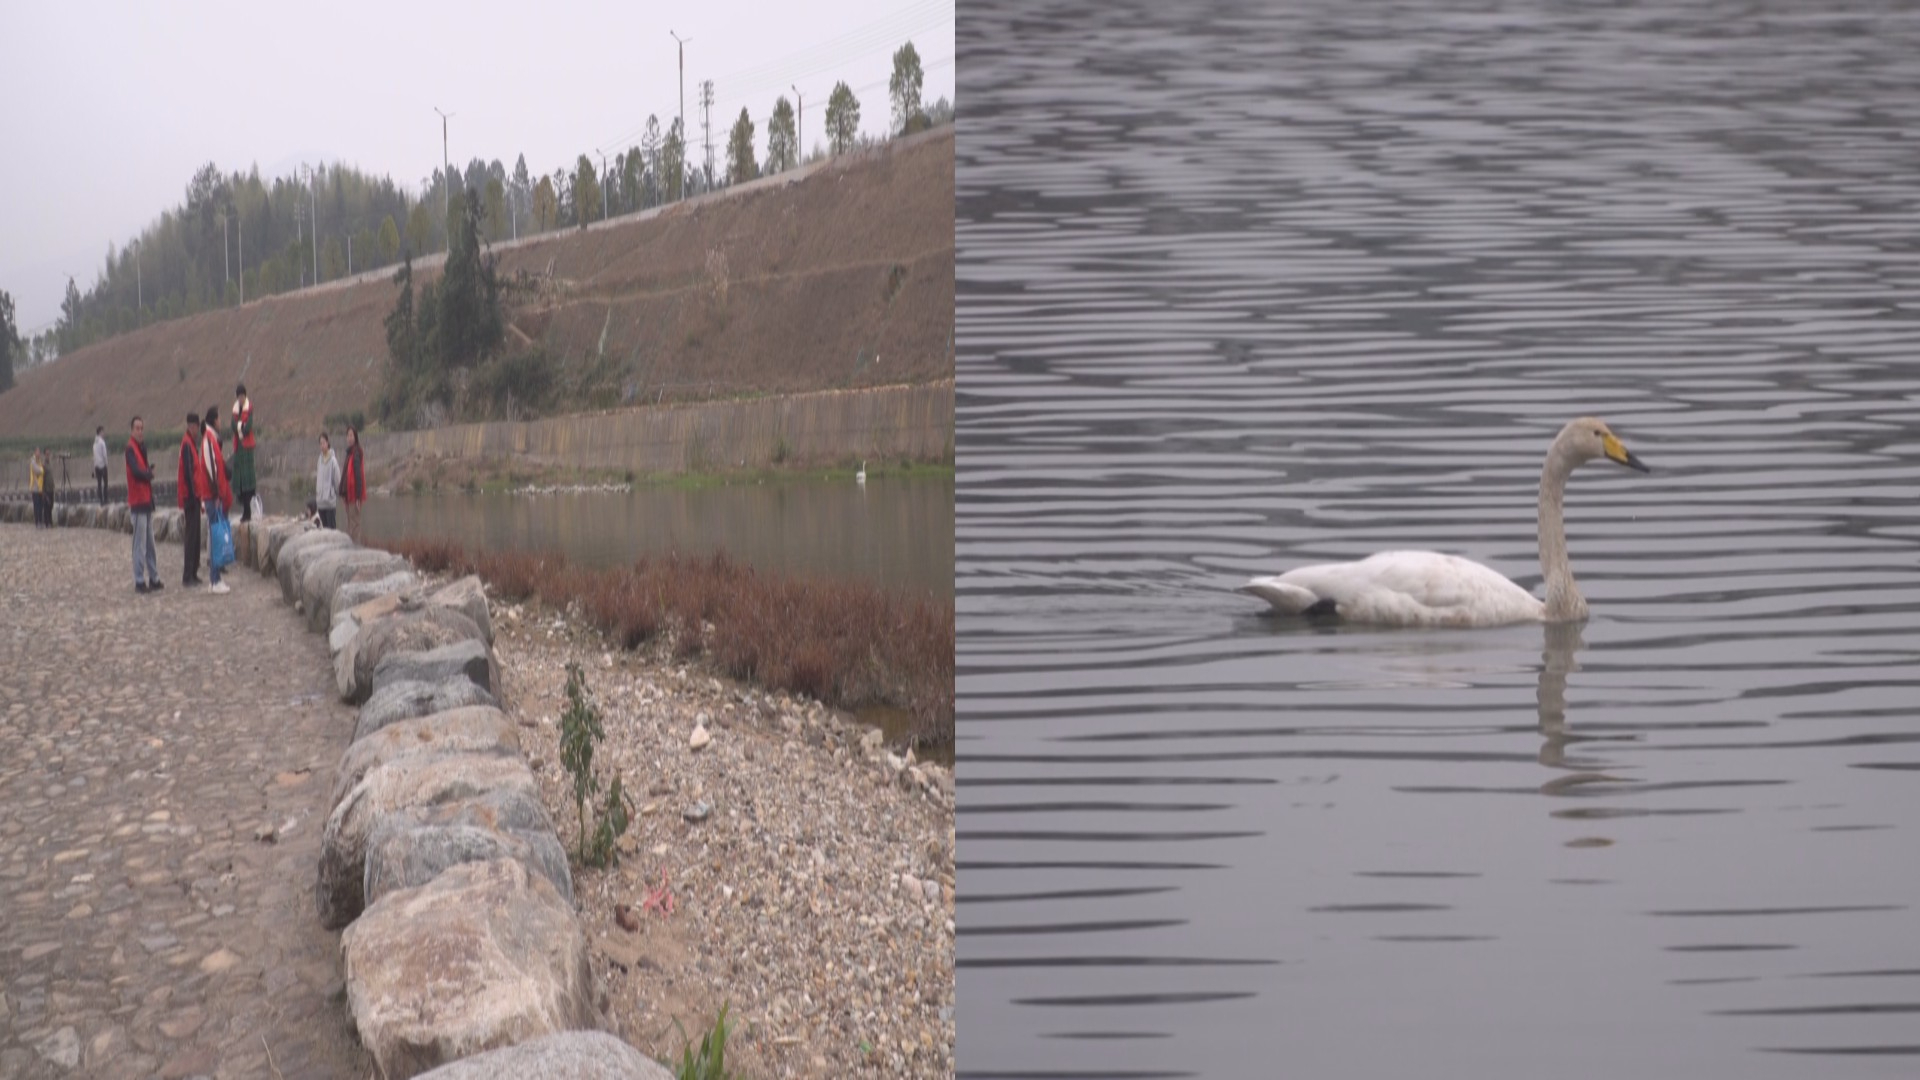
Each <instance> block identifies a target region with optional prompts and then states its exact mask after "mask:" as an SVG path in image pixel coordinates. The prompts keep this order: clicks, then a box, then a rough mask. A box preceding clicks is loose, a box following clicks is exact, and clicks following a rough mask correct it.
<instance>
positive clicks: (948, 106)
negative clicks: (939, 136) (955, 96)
mask: <svg viewBox="0 0 1920 1080" xmlns="http://www.w3.org/2000/svg"><path fill="white" fill-rule="evenodd" d="M951 123H953V103H952V102H950V101H948V100H947V96H946V95H945V94H942V95H940V100H938V101H936V102H934V103H933V105H932V107H930V108H928V109H927V126H928V127H939V126H940V125H941V124H951Z"/></svg>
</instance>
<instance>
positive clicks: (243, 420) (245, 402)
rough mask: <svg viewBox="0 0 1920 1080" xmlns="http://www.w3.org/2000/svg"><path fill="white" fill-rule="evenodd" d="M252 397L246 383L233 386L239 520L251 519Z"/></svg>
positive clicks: (234, 482)
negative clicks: (248, 394) (249, 395)
mask: <svg viewBox="0 0 1920 1080" xmlns="http://www.w3.org/2000/svg"><path fill="white" fill-rule="evenodd" d="M254 483H255V481H254V472H253V399H252V398H250V397H248V396H247V385H246V384H245V383H241V384H240V385H238V386H236V387H234V388H233V487H234V490H235V491H236V492H237V493H238V494H239V496H240V520H241V521H242V522H247V521H252V520H253V494H254Z"/></svg>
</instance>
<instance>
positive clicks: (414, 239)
mask: <svg viewBox="0 0 1920 1080" xmlns="http://www.w3.org/2000/svg"><path fill="white" fill-rule="evenodd" d="M427 207H428V203H427V201H426V200H424V199H423V200H421V201H420V202H417V203H414V204H413V210H412V212H410V213H408V214H407V250H408V251H409V252H414V251H419V252H426V251H428V250H430V249H429V248H428V247H427V245H428V244H430V243H432V242H433V211H432V210H429V209H427Z"/></svg>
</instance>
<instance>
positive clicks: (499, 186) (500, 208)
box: [485, 176, 510, 240]
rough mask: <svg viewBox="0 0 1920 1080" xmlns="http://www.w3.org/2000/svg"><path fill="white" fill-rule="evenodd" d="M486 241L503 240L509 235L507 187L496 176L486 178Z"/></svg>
mask: <svg viewBox="0 0 1920 1080" xmlns="http://www.w3.org/2000/svg"><path fill="white" fill-rule="evenodd" d="M485 191H486V193H487V239H489V240H504V239H506V238H507V237H508V236H509V235H510V233H509V232H508V229H509V228H510V225H509V223H508V221H507V187H506V185H505V184H504V183H502V182H501V181H500V178H499V177H497V176H489V177H487V186H486V188H485Z"/></svg>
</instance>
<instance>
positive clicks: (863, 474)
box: [853, 458, 867, 484]
mask: <svg viewBox="0 0 1920 1080" xmlns="http://www.w3.org/2000/svg"><path fill="white" fill-rule="evenodd" d="M853 482H854V483H856V484H864V483H866V482H867V463H866V460H865V459H864V458H863V459H861V462H860V471H859V472H857V473H854V474H853Z"/></svg>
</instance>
